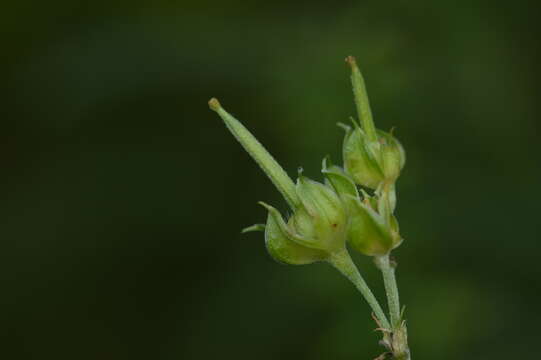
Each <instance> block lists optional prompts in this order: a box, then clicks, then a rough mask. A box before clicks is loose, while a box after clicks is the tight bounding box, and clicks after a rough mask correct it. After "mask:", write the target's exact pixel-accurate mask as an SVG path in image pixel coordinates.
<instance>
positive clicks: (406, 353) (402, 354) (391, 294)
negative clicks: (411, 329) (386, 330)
mask: <svg viewBox="0 0 541 360" xmlns="http://www.w3.org/2000/svg"><path fill="white" fill-rule="evenodd" d="M374 260H375V262H376V265H377V266H378V267H379V268H380V270H381V272H382V274H383V282H384V283H385V292H386V293H387V302H388V304H389V312H390V314H391V323H392V325H393V326H392V343H391V348H392V351H393V359H394V360H411V353H410V349H409V346H408V330H407V328H406V323H405V322H404V321H402V319H401V318H400V301H399V298H398V286H397V285H396V277H395V269H394V266H392V265H391V262H390V260H389V254H387V255H384V256H380V257H375V258H374Z"/></svg>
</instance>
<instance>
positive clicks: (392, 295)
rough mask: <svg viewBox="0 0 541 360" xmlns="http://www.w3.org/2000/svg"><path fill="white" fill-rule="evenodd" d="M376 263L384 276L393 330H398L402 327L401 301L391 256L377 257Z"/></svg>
mask: <svg viewBox="0 0 541 360" xmlns="http://www.w3.org/2000/svg"><path fill="white" fill-rule="evenodd" d="M375 261H376V264H377V265H378V267H379V269H380V270H381V273H382V274H383V282H384V283H385V292H386V294H387V302H388V305H389V313H390V314H391V324H392V328H393V329H396V328H397V327H398V326H399V325H400V299H399V297H398V286H397V284H396V277H395V273H394V267H393V266H392V265H391V262H390V260H389V254H387V255H384V256H379V257H376V258H375Z"/></svg>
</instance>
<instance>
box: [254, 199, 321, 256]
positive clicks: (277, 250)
mask: <svg viewBox="0 0 541 360" xmlns="http://www.w3.org/2000/svg"><path fill="white" fill-rule="evenodd" d="M261 204H262V205H263V206H264V207H265V208H267V210H268V211H269V215H268V218H267V225H266V226H265V245H266V247H267V251H268V252H269V254H270V255H271V256H272V257H273V258H274V259H275V260H276V261H278V262H282V263H285V264H290V265H303V264H311V263H313V262H316V261H321V260H324V259H326V258H327V253H326V252H325V251H322V250H319V249H312V248H309V247H307V246H304V245H301V244H299V243H297V242H295V236H294V234H292V233H291V230H290V228H289V227H288V226H287V225H286V223H285V222H284V219H283V218H282V215H280V213H279V212H278V210H276V209H275V208H273V207H272V206H269V205H267V204H264V203H261Z"/></svg>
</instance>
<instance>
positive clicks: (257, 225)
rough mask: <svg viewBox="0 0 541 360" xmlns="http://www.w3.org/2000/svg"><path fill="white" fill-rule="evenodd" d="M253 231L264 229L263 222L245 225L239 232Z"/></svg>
mask: <svg viewBox="0 0 541 360" xmlns="http://www.w3.org/2000/svg"><path fill="white" fill-rule="evenodd" d="M253 231H265V224H254V225H252V226H247V227H245V228H244V229H242V230H241V233H242V234H245V233H248V232H253Z"/></svg>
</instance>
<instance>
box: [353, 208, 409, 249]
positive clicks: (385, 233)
mask: <svg viewBox="0 0 541 360" xmlns="http://www.w3.org/2000/svg"><path fill="white" fill-rule="evenodd" d="M352 204H353V206H351V211H350V221H349V227H348V240H349V243H350V245H351V246H352V247H353V248H354V249H355V250H357V251H359V252H360V253H362V254H365V255H369V256H381V255H385V254H388V253H389V252H390V251H391V250H392V249H394V248H396V247H397V246H398V245H400V243H401V242H402V239H401V237H400V235H399V233H398V222H397V221H396V218H395V217H394V216H393V215H391V214H387V216H385V215H384V214H380V213H379V212H376V210H374V209H373V208H372V204H373V202H372V201H371V200H370V199H365V200H364V201H353V202H352Z"/></svg>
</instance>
